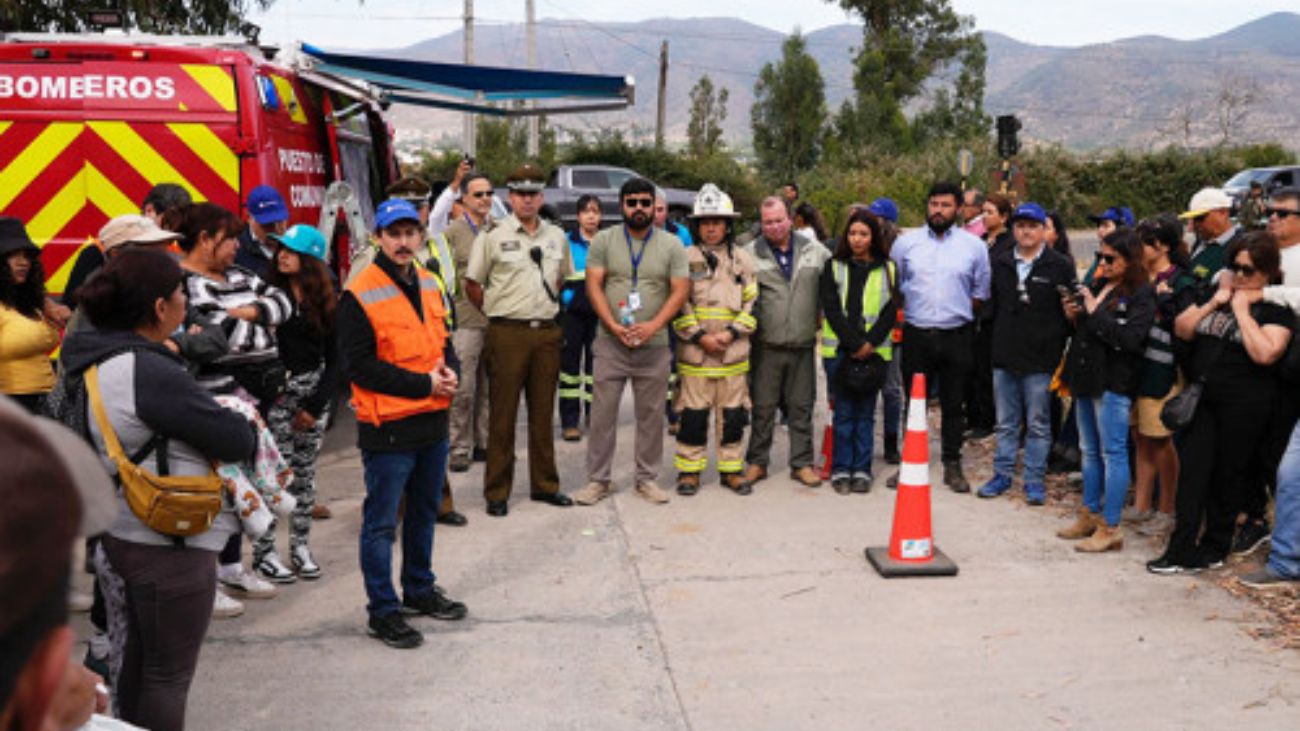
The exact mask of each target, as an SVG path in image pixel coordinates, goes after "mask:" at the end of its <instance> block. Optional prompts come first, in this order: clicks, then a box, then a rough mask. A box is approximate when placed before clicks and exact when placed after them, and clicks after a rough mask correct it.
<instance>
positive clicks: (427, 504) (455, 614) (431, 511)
mask: <svg viewBox="0 0 1300 731" xmlns="http://www.w3.org/2000/svg"><path fill="white" fill-rule="evenodd" d="M375 226H376V232H375V234H376V238H377V239H378V242H379V251H378V252H377V253H376V254H375V259H374V261H373V262H371V263H370V264H369V265H367V266H366V268H365V269H363V270H362V271H361V272H360V273H359V274H357V275H356V276H355V277H354V278H353V279H352V281H351V282H350V283H349V284H348V285H347V287H346V289H345V291H344V292H343V297H342V298H341V299H340V301H339V306H338V311H337V314H336V317H337V327H338V333H339V350H340V352H341V353H342V355H343V360H344V363H346V369H347V377H348V380H349V381H350V382H351V384H352V406H353V409H354V410H355V411H356V415H357V444H358V446H359V447H360V449H361V460H362V464H363V465H364V468H365V483H366V497H365V501H364V502H363V503H362V506H361V521H362V522H361V574H362V577H363V578H364V582H365V588H366V596H367V598H368V599H369V602H368V604H367V605H366V611H367V613H368V614H369V616H370V620H369V627H368V628H369V631H370V635H371V636H372V637H375V638H377V639H379V640H380V641H382V642H383V643H384V644H386V645H388V646H389V647H396V648H401V649H409V648H413V647H417V646H419V645H420V644H421V643H422V642H423V641H424V637H423V635H421V634H420V633H419V632H418V631H417V630H415V629H413V628H412V627H411V626H410V625H408V624H407V623H406V620H405V619H403V617H402V615H403V614H404V613H405V614H424V615H428V616H430V617H434V618H435V619H443V620H459V619H464V618H465V615H466V609H465V605H464V604H461V603H460V602H458V601H454V600H452V599H450V598H449V597H447V595H446V594H444V593H443V591H442V589H441V588H440V587H438V585H437V584H436V583H435V582H436V579H435V577H434V574H433V568H432V567H433V534H434V523H435V520H436V518H437V514H438V504H439V502H440V501H441V496H442V488H443V483H444V481H445V479H446V474H447V450H448V418H447V409H448V407H449V406H450V405H451V398H452V395H453V394H454V393H455V392H456V383H457V377H456V373H455V371H454V370H453V369H452V367H450V366H449V365H448V364H449V363H452V364H454V363H455V354H454V352H453V351H452V347H451V340H450V339H449V338H448V337H447V336H448V332H447V321H446V319H445V316H446V311H445V308H446V305H445V304H444V302H443V298H442V293H441V292H440V291H439V289H438V283H437V280H436V279H434V276H433V274H432V273H430V272H429V271H428V270H426V269H424V268H423V267H420V266H417V265H416V254H417V252H418V251H419V250H420V249H421V248H422V247H423V246H424V227H423V226H422V225H421V224H420V214H419V211H417V210H416V207H415V206H414V205H412V204H411V202H410V201H404V200H400V199H396V198H390V199H388V200H386V201H384V202H383V203H380V204H379V206H378V207H377V208H376V209H375ZM403 498H405V501H406V512H405V514H404V516H403V519H402V572H401V577H402V582H401V583H402V594H403V596H402V597H401V599H399V598H398V596H397V592H396V591H394V589H393V578H392V576H393V572H392V558H393V543H394V540H395V537H396V534H397V512H398V505H399V504H400V503H401V501H402V500H403Z"/></svg>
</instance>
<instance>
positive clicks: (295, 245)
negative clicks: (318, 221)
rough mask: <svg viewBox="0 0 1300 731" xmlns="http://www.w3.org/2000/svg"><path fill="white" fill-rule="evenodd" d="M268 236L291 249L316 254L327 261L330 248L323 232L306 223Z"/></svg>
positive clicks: (318, 257)
mask: <svg viewBox="0 0 1300 731" xmlns="http://www.w3.org/2000/svg"><path fill="white" fill-rule="evenodd" d="M267 238H269V239H271V240H272V241H274V242H276V243H278V244H281V245H282V246H284V248H286V249H289V250H290V251H296V252H298V253H299V254H306V255H308V256H314V257H316V258H317V259H320V260H321V261H325V253H326V250H327V249H328V248H329V245H328V244H326V243H325V237H324V236H322V235H321V232H320V231H317V230H316V229H315V228H314V227H312V226H308V225H307V224H305V223H299V224H296V225H294V226H290V227H289V230H288V231H285V232H284V233H283V234H270V235H269V236H268V237H267Z"/></svg>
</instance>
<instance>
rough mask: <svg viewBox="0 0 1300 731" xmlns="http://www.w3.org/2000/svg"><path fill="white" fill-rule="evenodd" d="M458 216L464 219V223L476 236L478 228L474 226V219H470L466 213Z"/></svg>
mask: <svg viewBox="0 0 1300 731" xmlns="http://www.w3.org/2000/svg"><path fill="white" fill-rule="evenodd" d="M460 215H462V216H464V217H465V223H467V224H469V230H471V231H473V232H474V235H475V236H478V226H475V225H474V219H472V218H470V217H469V214H468V213H462V214H460Z"/></svg>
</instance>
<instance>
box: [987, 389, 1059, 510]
mask: <svg viewBox="0 0 1300 731" xmlns="http://www.w3.org/2000/svg"><path fill="white" fill-rule="evenodd" d="M1051 383H1052V374H1050V373H1026V374H1024V375H1018V374H1016V373H1012V372H1011V371H1008V370H1004V369H1002V368H994V369H993V400H994V404H995V406H996V408H997V413H998V423H997V435H998V446H997V451H996V452H995V453H994V455H993V471H994V472H996V473H998V474H999V475H1002V476H1003V477H1006V478H1008V479H1010V478H1011V477H1013V476H1014V475H1015V471H1016V453H1017V452H1019V451H1020V425H1021V423H1022V422H1027V423H1028V424H1027V427H1026V430H1025V431H1026V433H1025V483H1026V484H1028V483H1038V484H1040V485H1041V484H1042V483H1043V475H1044V474H1045V473H1046V472H1047V452H1048V450H1049V449H1051V447H1052V424H1051V409H1052V395H1051V394H1050V393H1048V391H1047V387H1048V386H1049V385H1051ZM1022 417H1023V418H1022Z"/></svg>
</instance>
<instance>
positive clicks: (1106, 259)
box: [1097, 251, 1119, 264]
mask: <svg viewBox="0 0 1300 731" xmlns="http://www.w3.org/2000/svg"><path fill="white" fill-rule="evenodd" d="M1118 258H1119V257H1118V256H1115V255H1114V254H1103V253H1101V252H1100V251H1098V252H1097V261H1099V262H1102V263H1104V264H1114V263H1115V260H1116V259H1118Z"/></svg>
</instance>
